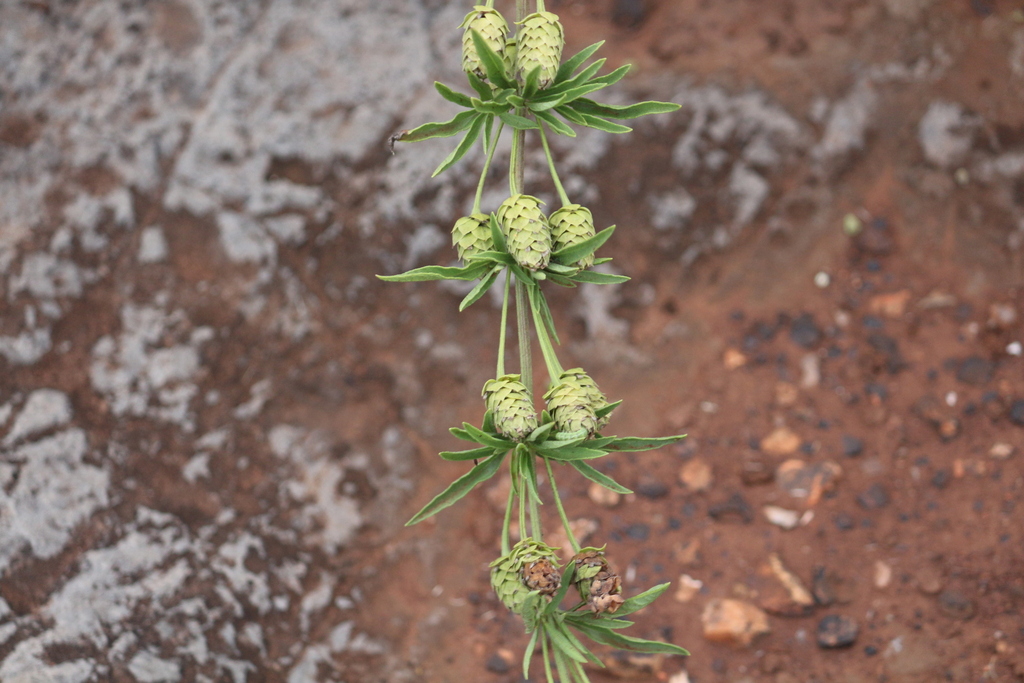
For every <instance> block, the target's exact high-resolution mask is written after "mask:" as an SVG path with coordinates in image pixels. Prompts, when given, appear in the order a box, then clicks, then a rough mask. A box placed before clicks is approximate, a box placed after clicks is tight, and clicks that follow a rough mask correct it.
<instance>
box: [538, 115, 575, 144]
mask: <svg viewBox="0 0 1024 683" xmlns="http://www.w3.org/2000/svg"><path fill="white" fill-rule="evenodd" d="M533 115H534V116H536V117H537V119H538V120H540V121H543V122H544V123H546V124H548V127H550V128H551V130H552V131H554V132H555V133H558V134H559V135H565V136H566V137H570V138H574V137H576V131H574V130H573V129H572V128H571V127H570V126H569V124H567V123H565V122H564V121H560V120H558V119H557V118H555V116H554V115H553V114H552V113H551V112H549V111H535V112H533Z"/></svg>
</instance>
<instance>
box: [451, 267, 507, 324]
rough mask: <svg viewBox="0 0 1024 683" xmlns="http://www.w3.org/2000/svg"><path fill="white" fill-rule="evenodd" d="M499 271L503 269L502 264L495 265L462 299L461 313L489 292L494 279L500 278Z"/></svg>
mask: <svg viewBox="0 0 1024 683" xmlns="http://www.w3.org/2000/svg"><path fill="white" fill-rule="evenodd" d="M499 271H501V266H494V268H492V269H491V272H490V273H488V274H487V275H486V276H485V277H484V278H483V279H482V280H480V282H479V283H478V284H477V286H476V287H474V288H473V289H472V291H470V293H469V294H467V295H466V298H464V299H463V300H462V303H460V304H459V313H462V312H463V311H464V310H466V309H467V308H469V307H470V306H472V305H473V304H475V303H476V302H477V301H479V300H480V297H482V296H483V295H484V294H486V293H487V290H488V289H490V288H491V285H493V284H494V281H495V280H497V279H498V272H499Z"/></svg>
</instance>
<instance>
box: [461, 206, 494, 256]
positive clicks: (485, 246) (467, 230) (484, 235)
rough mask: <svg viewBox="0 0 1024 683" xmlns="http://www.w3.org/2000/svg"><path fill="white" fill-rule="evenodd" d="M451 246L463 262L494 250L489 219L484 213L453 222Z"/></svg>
mask: <svg viewBox="0 0 1024 683" xmlns="http://www.w3.org/2000/svg"><path fill="white" fill-rule="evenodd" d="M452 246H454V247H455V248H456V249H457V250H458V252H459V258H460V259H462V260H463V261H465V260H466V258H467V257H469V256H473V255H474V254H479V253H481V252H484V251H491V250H493V249H494V241H493V240H492V239H491V217H490V216H488V215H487V214H485V213H474V214H472V215H471V216H463V217H462V218H460V219H459V220H457V221H455V227H453V228H452Z"/></svg>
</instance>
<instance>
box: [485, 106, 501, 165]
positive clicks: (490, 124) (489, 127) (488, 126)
mask: <svg viewBox="0 0 1024 683" xmlns="http://www.w3.org/2000/svg"><path fill="white" fill-rule="evenodd" d="M493 132H494V117H493V116H487V117H485V118H484V141H483V145H484V150H483V151H484V156H485V157H486V156H487V150H489V149H490V148H491V134H492V133H493ZM499 133H500V128H499Z"/></svg>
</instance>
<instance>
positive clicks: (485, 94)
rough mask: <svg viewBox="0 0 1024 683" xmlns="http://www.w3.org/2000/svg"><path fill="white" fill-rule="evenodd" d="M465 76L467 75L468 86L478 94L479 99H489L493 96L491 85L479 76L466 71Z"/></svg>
mask: <svg viewBox="0 0 1024 683" xmlns="http://www.w3.org/2000/svg"><path fill="white" fill-rule="evenodd" d="M466 76H468V77H469V86H470V87H471V88H473V90H476V94H477V95H479V96H480V99H481V100H489V99H491V98H493V97H494V91H493V90H491V86H489V85H487V84H486V83H484V82H483V81H482V80H480V77H479V76H477V75H476V74H474V73H470V72H468V71H467V72H466Z"/></svg>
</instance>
